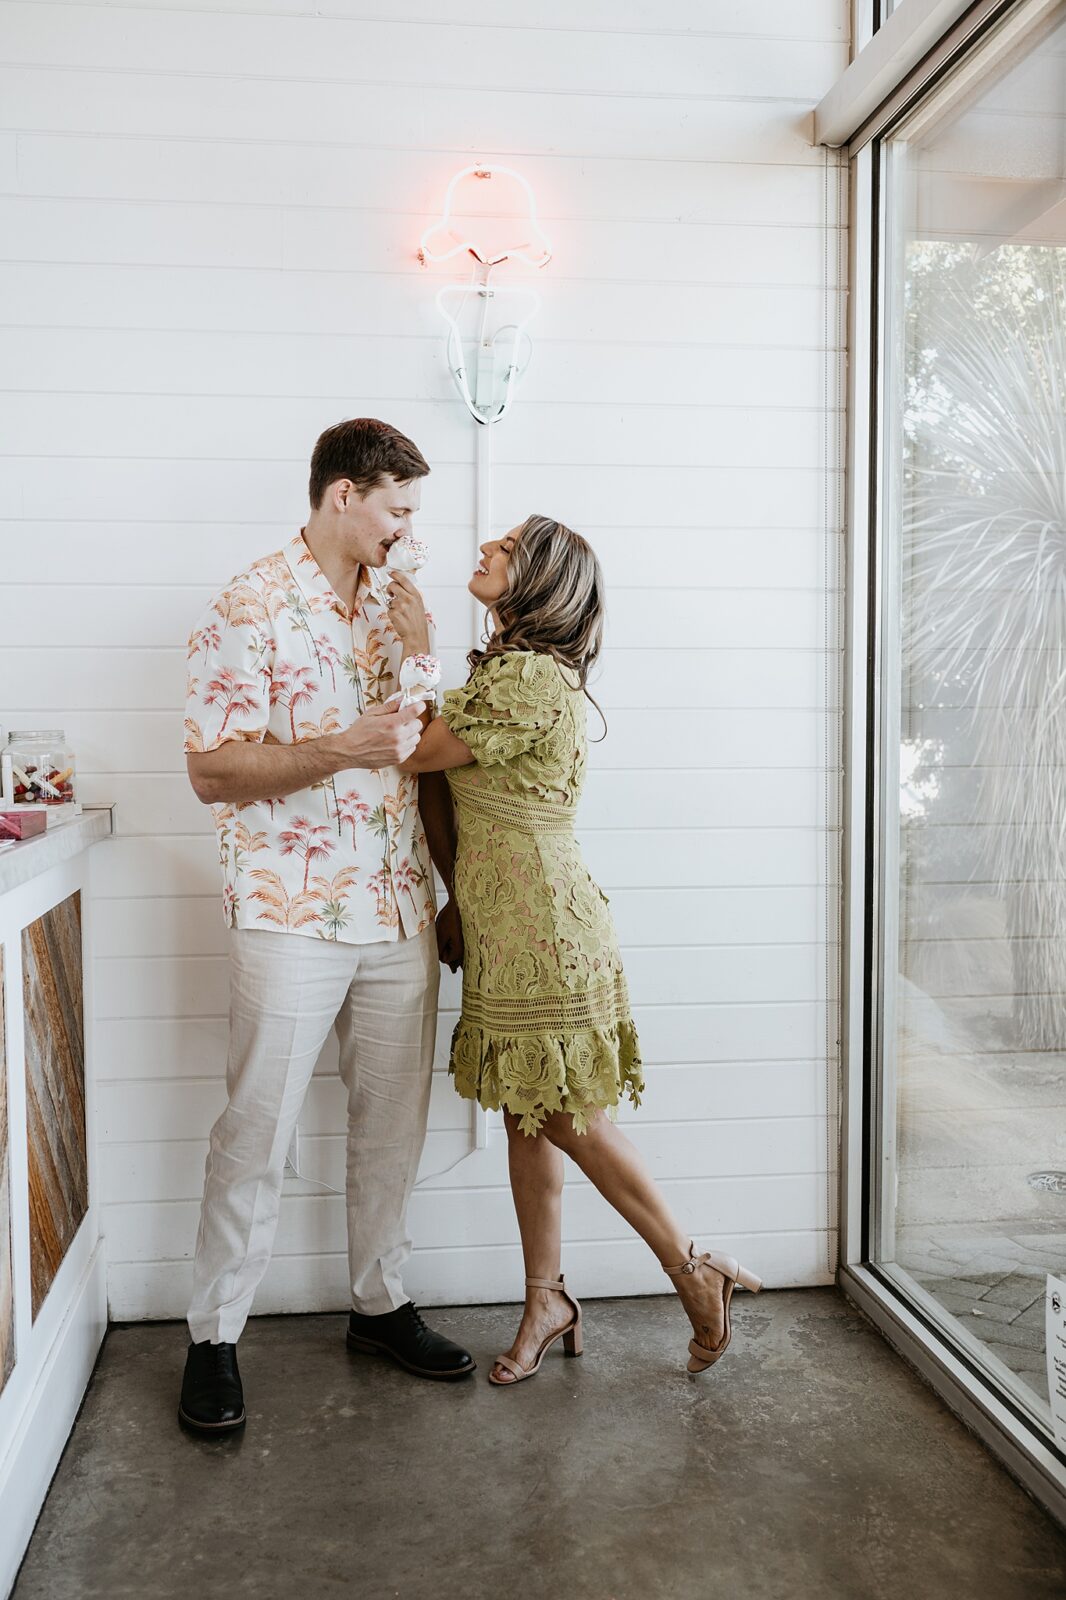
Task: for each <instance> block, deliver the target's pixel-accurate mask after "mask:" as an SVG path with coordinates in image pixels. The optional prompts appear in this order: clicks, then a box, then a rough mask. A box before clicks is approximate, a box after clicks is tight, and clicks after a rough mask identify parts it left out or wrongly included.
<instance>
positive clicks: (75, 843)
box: [0, 806, 115, 894]
mask: <svg viewBox="0 0 1066 1600" xmlns="http://www.w3.org/2000/svg"><path fill="white" fill-rule="evenodd" d="M114 809H115V808H114V806H84V807H83V808H82V814H81V816H80V817H74V818H73V819H72V820H71V821H70V822H59V823H56V824H55V825H54V826H53V827H51V828H49V829H48V831H47V832H46V833H39V834H37V835H36V836H35V837H34V838H32V839H20V840H19V841H18V842H17V843H16V844H9V845H5V846H4V847H3V848H2V849H0V894H6V893H7V891H8V890H9V889H14V888H17V887H18V885H19V884H20V883H28V882H29V881H30V879H31V878H36V877H38V876H39V875H40V873H42V872H47V871H48V869H49V868H50V867H54V866H56V865H57V864H58V863H59V862H60V861H69V860H70V859H71V857H72V856H76V855H78V854H79V853H80V852H81V851H82V850H85V849H86V848H87V847H88V846H89V845H91V844H95V843H96V841H97V839H106V838H107V837H108V835H109V834H112V833H114V831H115V827H114Z"/></svg>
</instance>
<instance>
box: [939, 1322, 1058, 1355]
mask: <svg viewBox="0 0 1066 1600" xmlns="http://www.w3.org/2000/svg"><path fill="white" fill-rule="evenodd" d="M959 1321H960V1323H961V1324H962V1326H963V1327H964V1328H968V1329H969V1331H970V1332H971V1333H973V1334H976V1336H977V1338H978V1339H984V1337H985V1335H984V1329H985V1328H987V1327H989V1323H988V1322H987V1321H985V1320H983V1319H982V1318H981V1317H960V1318H959ZM996 1341H997V1342H998V1343H999V1344H1006V1345H1013V1346H1015V1347H1016V1348H1017V1349H1020V1350H1043V1348H1044V1330H1043V1328H1040V1329H1036V1328H1019V1327H1017V1326H1016V1325H1015V1324H1013V1323H1010V1322H999V1323H997V1324H996Z"/></svg>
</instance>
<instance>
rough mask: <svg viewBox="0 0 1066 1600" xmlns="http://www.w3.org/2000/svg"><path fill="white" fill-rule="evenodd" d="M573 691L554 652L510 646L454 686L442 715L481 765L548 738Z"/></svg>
mask: <svg viewBox="0 0 1066 1600" xmlns="http://www.w3.org/2000/svg"><path fill="white" fill-rule="evenodd" d="M569 692H570V691H569V690H568V688H567V686H566V684H565V683H564V681H563V676H562V673H561V672H560V671H559V668H558V666H557V665H556V663H555V662H554V661H553V660H552V658H551V656H546V655H541V654H538V653H535V652H533V651H510V652H508V653H507V654H506V655H499V656H490V657H489V658H488V660H487V661H483V662H482V663H481V665H480V666H479V667H477V668H476V669H475V671H474V672H473V673H472V674H471V677H470V681H469V682H468V683H466V684H465V685H464V686H463V688H461V689H449V690H448V692H447V693H446V694H445V696H444V704H443V706H442V708H441V716H442V717H443V718H444V720H445V722H446V723H447V724H448V727H449V728H450V729H451V731H452V732H453V733H454V734H455V736H456V738H457V739H462V741H463V743H464V744H466V745H469V747H470V749H471V750H472V751H473V753H474V759H475V760H476V761H477V763H478V765H479V766H482V767H491V766H495V765H498V764H500V763H502V762H506V761H513V760H514V759H515V757H516V756H521V755H525V754H526V752H527V751H530V750H533V749H534V748H535V747H536V746H537V745H540V744H541V743H542V742H543V741H544V740H545V739H547V738H548V737H549V736H550V734H551V733H552V731H553V730H554V728H555V725H556V723H557V722H558V721H559V718H560V716H561V714H562V712H563V709H564V707H565V705H566V696H567V694H568V693H569Z"/></svg>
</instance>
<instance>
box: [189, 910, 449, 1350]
mask: <svg viewBox="0 0 1066 1600" xmlns="http://www.w3.org/2000/svg"><path fill="white" fill-rule="evenodd" d="M230 940H231V946H230V1042H229V1061H228V1064H227V1067H226V1087H227V1090H228V1092H229V1104H228V1105H227V1106H226V1109H225V1111H223V1113H222V1115H221V1116H220V1117H219V1119H218V1121H217V1122H216V1123H215V1126H214V1127H213V1128H212V1130H211V1147H210V1150H209V1153H208V1157H207V1171H206V1176H205V1181H204V1198H203V1205H202V1208H201V1212H200V1229H199V1234H198V1236H197V1240H196V1261H195V1266H194V1271H193V1293H192V1303H191V1305H190V1307H189V1331H190V1333H191V1335H192V1338H193V1340H194V1342H196V1343H200V1342H201V1341H202V1340H205V1339H209V1340H210V1341H211V1342H212V1343H213V1344H219V1343H222V1342H225V1343H227V1344H232V1343H235V1342H236V1340H237V1339H238V1338H239V1337H240V1334H241V1330H242V1329H243V1327H244V1324H245V1321H246V1320H247V1317H248V1312H249V1310H250V1308H251V1304H252V1296H253V1295H254V1294H255V1291H256V1288H257V1287H258V1285H259V1282H260V1280H261V1279H262V1277H263V1274H264V1272H265V1271H266V1269H267V1265H268V1263H269V1261H270V1252H271V1248H272V1246H273V1243H274V1234H275V1231H276V1228H277V1222H278V1209H279V1206H280V1202H281V1186H282V1176H283V1172H284V1168H285V1157H286V1155H287V1153H288V1149H289V1142H290V1140H291V1139H292V1134H293V1129H294V1128H295V1126H296V1122H297V1118H298V1117H299V1114H300V1108H301V1106H302V1105H303V1100H304V1095H305V1093H306V1091H307V1085H308V1083H309V1082H310V1080H311V1073H312V1071H313V1069H314V1065H315V1062H316V1061H317V1059H318V1056H319V1053H320V1051H321V1049H322V1046H323V1045H324V1044H325V1042H326V1039H327V1037H328V1036H329V1031H330V1029H331V1028H332V1027H333V1026H334V1024H336V1028H337V1037H338V1039H339V1042H340V1072H341V1077H342V1078H343V1080H344V1083H345V1086H346V1087H347V1090H348V1162H347V1206H348V1265H349V1275H350V1282H351V1292H352V1305H353V1306H354V1308H355V1309H356V1310H357V1311H362V1312H364V1313H366V1314H367V1315H369V1316H377V1315H379V1314H381V1313H382V1312H386V1311H392V1310H394V1309H395V1308H396V1307H397V1306H400V1305H403V1303H404V1301H405V1300H406V1299H407V1295H406V1294H405V1293H404V1289H403V1284H402V1282H401V1277H400V1274H401V1271H402V1269H403V1266H404V1263H405V1262H406V1261H407V1258H408V1256H409V1255H410V1253H411V1241H410V1239H409V1238H408V1235H407V1202H408V1200H409V1198H410V1194H411V1189H412V1187H413V1185H414V1181H415V1173H416V1171H417V1169H418V1162H419V1158H420V1156H421V1154H422V1145H423V1143H424V1140H425V1134H426V1119H427V1116H428V1114H429V1090H430V1081H431V1074H432V1070H433V1042H434V1035H435V1032H436V1024H437V991H438V987H439V984H440V966H439V963H438V959H437V941H436V934H435V931H434V929H433V928H432V927H430V928H427V929H426V931H425V932H424V933H422V934H420V935H419V936H418V937H417V938H413V939H400V940H399V941H398V942H397V943H388V944H387V943H382V944H339V943H334V942H333V941H332V940H325V939H313V938H309V937H307V936H305V935H303V934H294V933H280V932H279V933H272V932H270V931H268V930H266V929H259V928H237V929H234V930H233V931H232V932H231V934H230Z"/></svg>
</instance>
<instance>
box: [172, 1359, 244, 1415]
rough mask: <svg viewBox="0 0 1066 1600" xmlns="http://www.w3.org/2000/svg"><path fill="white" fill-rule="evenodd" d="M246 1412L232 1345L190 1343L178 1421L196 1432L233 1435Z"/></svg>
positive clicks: (182, 1383) (182, 1382)
mask: <svg viewBox="0 0 1066 1600" xmlns="http://www.w3.org/2000/svg"><path fill="white" fill-rule="evenodd" d="M246 1416H247V1413H246V1411H245V1409H244V1390H243V1389H242V1388H241V1375H240V1373H239V1372H238V1371H237V1346H236V1345H235V1344H212V1343H211V1342H210V1340H205V1341H204V1342H203V1344H191V1345H190V1346H189V1353H188V1355H187V1356H186V1358H185V1376H184V1378H183V1379H182V1381H181V1401H180V1403H179V1405H178V1421H179V1422H180V1423H181V1424H182V1426H183V1427H185V1428H192V1429H193V1430H194V1431H195V1432H196V1433H206V1434H210V1435H211V1436H212V1437H214V1436H216V1435H217V1434H220V1433H232V1432H233V1430H234V1429H235V1428H243V1427H244V1422H245V1417H246Z"/></svg>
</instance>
